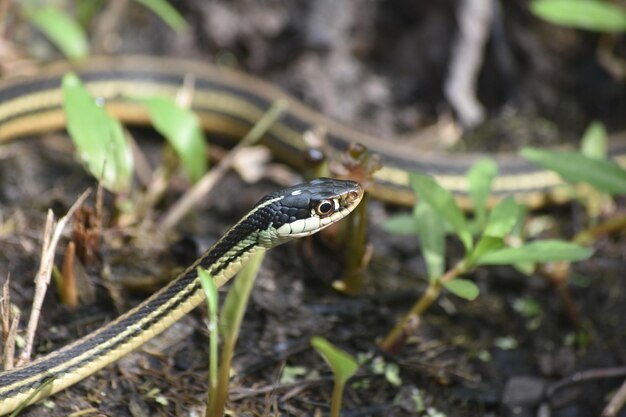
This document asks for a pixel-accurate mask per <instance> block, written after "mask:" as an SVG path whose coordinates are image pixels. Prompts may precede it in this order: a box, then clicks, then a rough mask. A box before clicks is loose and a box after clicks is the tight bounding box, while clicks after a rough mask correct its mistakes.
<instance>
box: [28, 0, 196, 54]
mask: <svg viewBox="0 0 626 417" xmlns="http://www.w3.org/2000/svg"><path fill="white" fill-rule="evenodd" d="M135 1H136V2H137V3H139V4H141V5H142V6H144V7H146V8H147V9H148V10H150V11H152V12H153V13H154V14H156V15H157V16H159V18H160V19H161V20H163V21H164V22H165V23H166V24H167V25H168V26H169V27H170V28H171V29H172V30H174V31H176V32H181V31H183V30H184V29H186V28H187V26H188V25H187V22H186V21H185V19H184V18H183V17H182V16H181V15H180V13H178V11H177V10H176V9H175V8H174V7H172V5H171V4H170V3H169V2H167V1H166V0H135ZM24 3H25V5H23V6H21V7H20V8H19V12H20V13H21V14H22V15H23V16H24V18H25V19H26V20H27V21H28V22H30V23H31V24H32V25H33V26H34V27H36V28H37V29H39V30H40V31H41V33H43V34H44V36H45V37H46V38H47V39H48V40H50V42H52V44H53V45H55V46H56V47H57V48H58V49H59V50H60V51H61V53H63V55H65V56H66V57H67V58H68V59H70V60H72V61H81V60H83V59H85V58H87V56H88V55H89V41H88V39H87V35H86V34H85V28H86V27H88V25H89V22H90V21H91V19H92V18H94V17H97V11H98V10H99V9H101V8H102V5H103V4H104V3H103V2H98V1H94V0H90V1H79V2H77V5H76V13H75V16H73V15H71V14H70V13H68V11H66V10H64V9H62V8H59V7H55V6H46V7H34V6H33V4H32V3H33V2H24ZM18 4H19V3H18Z"/></svg>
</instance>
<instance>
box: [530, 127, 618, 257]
mask: <svg viewBox="0 0 626 417" xmlns="http://www.w3.org/2000/svg"><path fill="white" fill-rule="evenodd" d="M606 149H607V138H606V131H605V129H604V126H603V125H602V124H600V123H598V122H594V123H592V124H591V125H589V127H588V128H587V130H586V131H585V134H584V136H583V140H582V145H581V150H580V151H578V152H577V151H567V152H564V151H548V150H544V149H535V148H524V149H522V150H521V152H520V154H521V155H522V156H523V157H524V158H526V159H528V160H529V161H531V162H532V163H534V164H536V165H539V166H541V167H543V168H545V169H549V170H552V171H555V172H556V173H557V174H559V176H561V178H562V179H563V180H564V181H566V182H567V183H568V184H569V193H570V194H571V195H572V196H574V198H576V199H577V200H578V201H579V202H580V203H581V204H583V206H584V207H585V208H586V210H587V213H588V215H589V218H590V222H589V223H590V224H589V227H588V228H587V229H585V230H583V231H581V232H579V233H578V234H577V235H576V237H575V238H574V241H575V242H577V243H581V244H586V245H589V244H591V243H593V241H594V240H595V239H596V238H597V237H598V236H601V235H605V234H608V233H612V232H614V231H617V230H623V229H626V216H624V215H621V216H617V217H616V216H612V217H610V218H608V219H606V220H605V221H604V222H600V223H599V222H598V218H599V217H600V214H601V211H602V206H603V205H605V204H604V203H606V201H607V200H609V198H610V197H612V196H617V195H626V169H624V168H623V167H622V166H620V165H618V164H617V163H615V162H613V161H610V160H608V159H607V155H606V153H607V152H606Z"/></svg>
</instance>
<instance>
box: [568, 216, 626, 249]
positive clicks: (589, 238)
mask: <svg viewBox="0 0 626 417" xmlns="http://www.w3.org/2000/svg"><path fill="white" fill-rule="evenodd" d="M625 229H626V216H621V217H617V218H611V219H609V220H607V221H605V222H604V223H600V224H599V225H596V226H594V227H590V228H588V229H586V230H583V231H582V232H580V233H577V234H576V236H574V239H572V242H574V243H577V244H579V245H586V246H588V245H591V244H592V243H593V241H594V240H596V239H597V238H598V237H600V236H602V235H607V234H610V233H614V232H618V231H620V230H625Z"/></svg>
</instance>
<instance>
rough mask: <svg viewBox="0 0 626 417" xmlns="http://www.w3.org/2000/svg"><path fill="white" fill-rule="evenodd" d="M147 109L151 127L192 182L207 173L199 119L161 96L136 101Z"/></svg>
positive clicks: (203, 140)
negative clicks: (161, 137) (168, 145)
mask: <svg viewBox="0 0 626 417" xmlns="http://www.w3.org/2000/svg"><path fill="white" fill-rule="evenodd" d="M138 100H139V101H140V102H141V103H142V104H143V105H144V106H146V107H147V108H148V112H149V114H150V120H151V121H152V124H153V126H154V128H155V129H156V130H157V132H159V133H160V134H161V135H162V136H163V137H164V138H165V139H166V140H167V141H168V143H169V144H170V145H171V146H172V148H174V150H175V151H176V154H178V157H179V158H180V159H181V162H182V164H183V167H184V168H185V171H186V172H187V175H189V178H191V180H192V181H197V180H198V179H200V178H201V177H202V176H203V175H204V173H205V172H206V171H207V166H208V161H207V157H206V152H205V144H206V139H205V137H204V132H203V130H202V128H201V127H200V121H199V120H198V117H197V116H196V115H195V114H194V113H193V112H192V111H190V110H188V109H184V108H182V107H180V106H178V105H177V104H176V103H174V102H173V101H172V100H170V99H168V98H163V97H147V98H142V99H138Z"/></svg>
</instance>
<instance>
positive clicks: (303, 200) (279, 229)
mask: <svg viewBox="0 0 626 417" xmlns="http://www.w3.org/2000/svg"><path fill="white" fill-rule="evenodd" d="M362 198H363V187H361V185H359V183H357V182H354V181H347V180H336V179H331V178H318V179H315V180H313V181H310V182H307V183H303V184H299V185H295V186H293V187H289V188H286V189H284V190H281V191H279V192H277V193H273V194H270V195H269V196H267V197H266V201H272V200H273V201H272V202H271V203H270V204H269V205H268V208H269V209H270V210H271V212H272V214H273V215H272V220H271V224H272V228H273V229H274V230H275V233H276V234H277V235H278V238H279V239H281V240H283V239H289V238H294V237H303V236H309V235H311V234H313V233H316V232H318V231H320V230H322V229H324V228H325V227H328V226H330V225H331V224H333V223H335V222H337V221H339V220H341V219H343V218H344V217H346V216H347V215H348V214H350V212H352V210H354V209H355V207H356V206H357V205H358V204H359V202H360V201H361V199H362ZM264 200H265V199H264Z"/></svg>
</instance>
